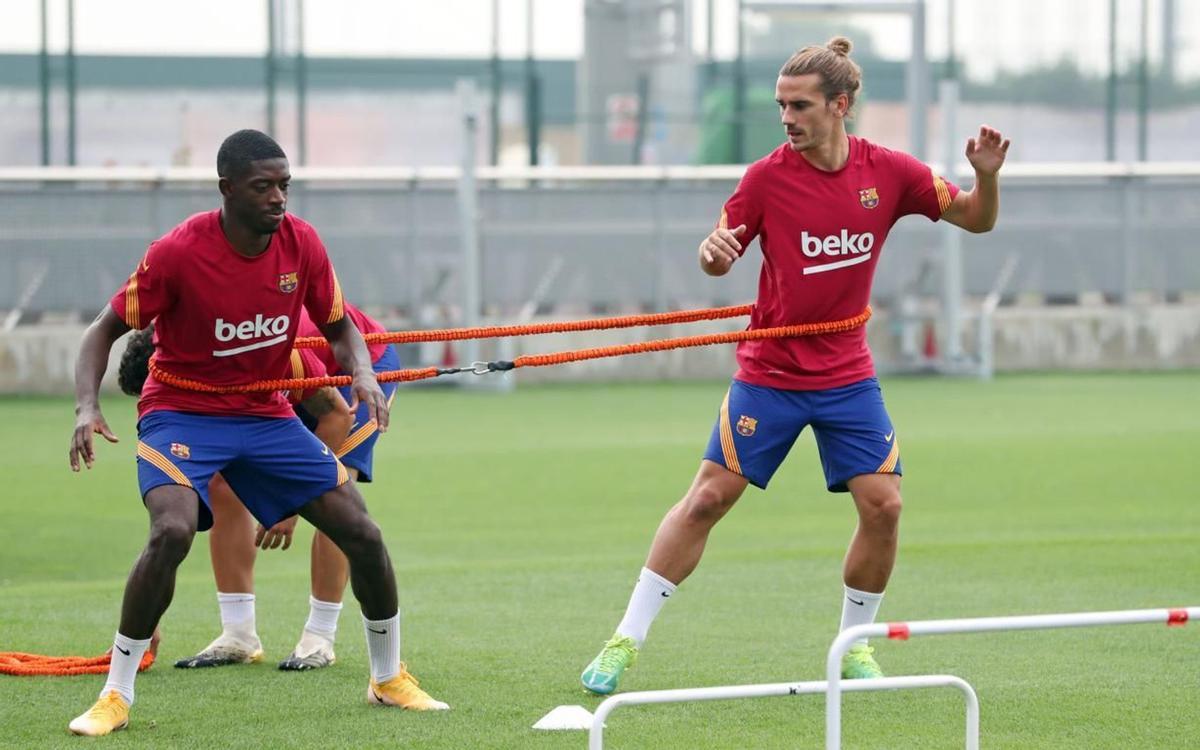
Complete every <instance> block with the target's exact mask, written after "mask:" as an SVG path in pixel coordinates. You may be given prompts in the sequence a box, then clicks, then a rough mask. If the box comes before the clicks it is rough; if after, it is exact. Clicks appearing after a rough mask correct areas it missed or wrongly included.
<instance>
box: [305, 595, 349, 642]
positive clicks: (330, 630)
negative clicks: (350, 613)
mask: <svg viewBox="0 0 1200 750" xmlns="http://www.w3.org/2000/svg"><path fill="white" fill-rule="evenodd" d="M340 614H342V603H341V602H323V601H321V600H320V599H317V598H316V597H314V596H312V595H311V594H310V595H309V597H308V622H306V623H304V629H305V630H307V631H309V632H311V633H316V634H317V635H323V636H325V637H326V638H328V639H329V640H331V641H332V640H333V637H334V636H335V635H337V626H338V615H340Z"/></svg>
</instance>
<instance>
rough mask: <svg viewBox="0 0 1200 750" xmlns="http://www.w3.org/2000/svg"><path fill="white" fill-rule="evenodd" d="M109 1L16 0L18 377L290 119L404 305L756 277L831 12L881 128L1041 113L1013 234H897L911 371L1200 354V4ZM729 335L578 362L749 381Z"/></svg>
mask: <svg viewBox="0 0 1200 750" xmlns="http://www.w3.org/2000/svg"><path fill="white" fill-rule="evenodd" d="M104 5H105V7H115V6H118V5H119V6H121V7H122V8H124V10H125V11H126V13H125V14H124V15H121V14H107V15H105V14H102V13H101V12H100V11H99V10H98V4H91V3H86V2H81V1H80V0H8V1H7V2H5V3H3V5H2V6H0V107H3V111H4V113H5V116H4V117H3V118H0V391H3V390H13V389H16V390H20V389H22V388H39V387H42V386H45V387H47V388H51V389H54V388H57V387H59V386H58V385H55V384H61V382H65V381H66V380H69V376H70V369H71V365H70V357H71V356H73V341H74V339H73V337H76V336H77V335H78V325H79V322H80V321H81V320H84V319H86V318H87V317H88V316H89V315H91V314H94V312H95V311H96V310H97V309H98V308H99V307H100V306H102V305H103V304H104V301H105V300H106V299H107V297H108V295H109V294H110V293H111V291H112V290H113V289H115V288H116V287H117V285H118V284H119V283H120V282H121V280H122V279H123V278H124V277H125V276H126V275H127V274H128V270H129V268H131V267H132V264H133V263H134V262H135V261H136V259H137V258H138V257H139V256H140V255H141V253H142V251H143V249H144V247H145V245H146V244H147V243H148V242H149V241H151V240H152V239H154V238H155V237H157V236H159V235H160V234H161V233H163V232H165V231H167V230H168V229H170V227H171V226H173V225H174V224H175V223H177V222H178V221H179V220H181V219H182V218H183V217H185V216H186V215H187V214H189V213H191V212H194V211H200V210H205V209H208V208H211V207H212V206H214V205H215V204H216V200H217V196H216V193H215V190H214V184H213V174H212V172H213V165H214V162H215V155H216V150H217V147H218V146H219V144H220V142H221V140H222V139H223V138H224V137H225V135H227V134H228V133H229V132H231V131H233V130H235V129H237V128H242V127H256V128H260V129H264V130H267V131H268V132H271V133H272V134H274V135H275V136H276V137H277V139H278V140H279V141H280V143H281V144H282V145H283V147H284V148H285V150H286V151H287V152H288V154H289V156H290V158H291V161H292V164H293V167H294V169H295V171H296V173H297V176H298V179H297V180H296V181H295V182H294V186H295V188H294V190H293V195H292V203H291V208H292V210H294V211H296V212H297V213H299V214H301V215H303V216H304V217H305V218H307V219H309V220H311V221H312V222H313V223H314V224H315V225H316V226H317V227H318V229H319V230H320V231H321V233H322V236H323V237H324V239H325V241H326V243H327V244H328V246H329V248H330V252H331V254H332V256H333V257H334V260H335V261H336V263H337V265H338V269H339V275H340V277H341V279H342V282H343V285H344V287H345V289H346V292H347V294H348V295H349V297H350V298H351V299H353V300H354V301H355V302H356V303H358V304H360V305H362V306H364V307H366V308H368V309H370V310H371V311H372V312H374V313H376V314H377V315H378V316H380V317H382V318H384V319H386V320H387V321H388V322H389V324H390V325H391V326H392V327H394V328H398V327H408V328H415V327H445V326H452V325H461V324H464V323H471V322H486V321H493V322H511V321H514V320H529V319H533V318H536V317H545V316H549V317H564V316H580V315H595V314H604V313H610V312H627V311H649V310H668V309H681V308H689V307H705V306H711V305H720V304H733V303H738V302H743V301H748V300H750V299H753V297H754V294H755V289H756V278H757V270H758V268H757V266H758V263H757V260H756V258H757V254H756V253H752V254H751V255H749V256H748V257H747V261H746V262H743V263H740V264H739V265H738V266H737V267H736V268H735V271H734V273H732V274H731V275H730V276H729V277H727V278H722V279H719V280H715V279H711V278H709V277H706V276H704V275H703V274H700V273H699V272H697V270H696V268H695V247H696V244H697V243H698V242H699V240H700V239H701V238H702V237H703V236H704V235H705V234H706V233H707V232H708V231H709V230H710V228H711V226H712V224H713V222H714V220H715V217H716V216H717V214H718V213H719V210H720V205H721V203H722V201H723V200H724V198H725V197H726V196H727V195H728V194H729V192H730V191H731V190H732V189H733V187H734V185H735V184H736V180H737V179H738V177H739V176H740V173H741V168H742V167H741V166H739V165H744V164H745V163H746V162H748V161H753V160H754V159H756V158H758V157H759V156H761V155H763V154H765V153H767V152H769V151H770V150H772V149H773V148H775V147H776V146H777V145H778V144H779V143H780V141H781V132H782V131H781V128H780V126H779V124H778V113H777V108H776V105H775V103H774V82H775V77H776V74H777V71H778V69H779V66H780V64H781V63H782V62H783V60H784V59H786V57H787V56H788V55H789V54H790V53H791V52H792V51H794V49H796V48H797V47H799V46H802V45H804V44H808V43H823V42H824V41H826V40H827V39H828V38H829V37H830V36H833V35H835V34H843V35H846V36H849V37H850V38H851V39H852V40H853V41H854V43H855V50H854V53H853V56H854V58H855V59H856V60H857V61H858V62H859V63H860V64H861V65H862V67H863V70H864V80H865V86H864V90H863V92H862V94H861V98H860V103H859V104H858V107H857V112H856V115H855V117H854V119H853V121H852V123H851V125H850V127H851V129H852V130H853V131H854V132H856V133H858V134H860V135H863V136H866V137H868V138H871V139H873V140H876V141H878V142H880V143H883V144H885V145H888V146H891V147H894V148H899V149H905V150H909V151H912V152H914V153H916V154H917V155H918V156H921V157H922V158H925V159H926V160H928V161H930V162H932V163H934V164H938V165H940V166H939V168H940V169H943V170H947V171H948V173H949V174H950V175H951V176H952V177H953V178H955V179H957V180H958V181H960V182H962V183H964V184H965V186H967V187H969V184H970V179H971V176H970V175H969V174H963V173H961V172H958V173H955V169H956V167H957V166H960V165H957V164H956V162H960V161H961V158H960V156H959V154H960V153H961V149H962V148H963V144H964V143H965V141H966V138H967V137H968V136H969V135H970V134H971V133H972V131H973V130H974V129H975V128H977V127H978V125H979V124H980V123H988V124H990V125H992V126H994V127H997V128H999V129H1001V130H1002V131H1003V132H1004V134H1005V135H1006V136H1008V137H1011V138H1012V141H1013V146H1012V149H1011V151H1010V154H1009V163H1008V165H1006V167H1005V170H1004V173H1003V181H1004V193H1003V199H1002V203H1003V210H1002V217H1001V221H1000V223H999V225H998V226H997V228H996V230H995V231H994V232H992V233H990V234H987V235H983V236H978V237H976V236H972V237H964V236H963V235H962V234H961V233H959V232H956V231H954V230H948V231H947V230H945V229H944V228H942V227H938V226H935V225H932V224H929V223H927V222H924V221H922V220H919V219H906V220H905V221H903V222H901V223H900V224H899V225H898V226H897V228H896V230H895V232H894V233H893V235H892V236H891V238H890V239H889V242H888V246H887V252H886V253H885V254H884V256H883V258H882V260H881V264H880V267H879V271H878V274H877V281H876V287H875V296H874V300H873V302H874V304H875V307H876V310H877V313H878V315H877V319H876V322H874V323H872V327H871V329H870V330H871V335H872V346H873V348H874V349H875V351H876V354H877V359H878V360H879V364H880V365H881V367H882V368H883V369H903V370H912V369H918V370H926V369H932V370H937V371H942V372H966V371H969V372H981V373H985V372H990V371H991V369H993V368H998V369H1004V368H1021V367H1025V368H1029V367H1034V368H1047V367H1180V366H1200V247H1198V245H1197V242H1196V239H1195V238H1196V237H1197V236H1200V138H1197V137H1196V135H1195V130H1196V125H1197V123H1200V3H1192V2H1186V3H1185V2H1181V1H1180V0H1048V1H1047V0H1011V1H1010V2H1006V3H1003V4H997V3H987V2H984V1H983V0H926V1H924V2H922V1H921V0H895V1H893V0H873V1H872V2H862V3H857V4H856V3H855V2H854V0H850V1H849V2H841V3H836V2H834V3H831V2H820V3H814V2H807V1H806V0H794V1H792V0H444V2H442V3H437V4H432V3H425V2H421V1H420V0H396V1H395V2H391V1H389V0H353V1H346V2H341V1H340V0H261V2H243V1H242V0H210V1H209V2H208V3H205V4H199V3H196V4H171V7H170V8H166V9H164V7H163V5H162V4H155V3H152V2H150V0H110V2H109V3H106V4H104ZM131 10H135V11H137V12H136V13H133V14H130V11H131ZM868 11H869V12H868ZM6 21H11V22H7V23H6ZM72 39H77V40H78V41H77V42H76V43H72V42H71V40H72ZM201 42H203V44H201ZM465 92H473V93H472V94H466V93H465ZM947 156H949V157H950V158H949V162H950V163H949V164H947V163H946V162H947ZM464 164H467V165H470V168H469V169H465V170H464V169H462V168H461V167H462V166H463V165H464ZM72 165H73V166H74V167H75V168H77V169H76V170H75V171H72V169H70V168H69V167H72ZM713 165H729V166H713ZM44 167H49V170H48V171H47V170H46V169H44ZM63 167H68V168H67V169H62V168H63ZM88 168H102V170H101V171H95V170H94V169H93V170H91V171H87V169H88ZM104 168H107V169H104ZM137 168H147V169H145V170H143V171H137ZM189 168H190V170H191V171H188V170H189ZM78 169H83V170H84V171H78ZM131 170H132V171H131ZM306 170H307V171H306ZM381 170H382V171H381ZM465 195H469V196H470V199H469V200H468V199H464V196H465ZM468 282H473V283H468ZM58 323H61V324H62V325H64V326H66V327H65V328H63V329H62V331H61V334H60V335H59V338H46V334H45V332H46V331H47V330H49V329H48V326H51V325H55V324H58ZM734 325H735V327H736V325H740V323H735V324H734ZM39 326H40V328H39ZM572 343H574V344H577V345H581V346H587V345H592V344H594V343H595V342H593V341H591V340H590V339H581V340H578V341H574V342H572ZM518 346H531V347H535V348H536V347H538V346H541V344H539V343H528V344H526V343H520V344H518ZM526 351H529V350H526ZM451 354H452V355H454V356H460V357H461V356H465V353H464V352H457V353H451ZM730 354H731V348H729V347H725V348H720V349H718V350H713V351H712V352H708V353H701V352H695V353H692V354H689V355H687V356H682V355H681V356H680V357H675V358H671V357H668V356H667V355H662V356H660V357H659V358H657V359H654V358H645V359H637V358H627V359H626V360H624V361H622V362H620V363H616V362H614V363H602V364H596V365H587V366H584V365H580V366H576V367H577V369H568V368H560V369H562V370H563V371H564V372H581V371H587V372H598V373H601V374H602V375H603V376H612V377H625V376H630V375H637V376H662V377H678V376H681V375H693V376H707V375H721V374H725V371H726V370H727V369H728V366H729V360H730ZM446 356H447V352H446V351H445V350H444V348H436V347H435V348H430V349H428V350H423V351H422V353H420V354H419V355H414V356H413V357H410V358H409V361H410V362H416V361H440V360H441V359H444V358H445V357H446ZM472 356H473V355H472ZM644 361H649V362H651V364H649V365H643V364H638V363H639V362H644ZM4 363H7V365H5V364H4ZM587 368H593V369H591V370H588V369H587ZM51 371H53V372H54V373H56V374H55V375H53V376H51V375H49V374H48V373H49V372H51ZM14 372H19V373H21V374H20V375H19V376H16V375H12V373H14ZM6 373H7V374H6ZM6 378H7V379H6Z"/></svg>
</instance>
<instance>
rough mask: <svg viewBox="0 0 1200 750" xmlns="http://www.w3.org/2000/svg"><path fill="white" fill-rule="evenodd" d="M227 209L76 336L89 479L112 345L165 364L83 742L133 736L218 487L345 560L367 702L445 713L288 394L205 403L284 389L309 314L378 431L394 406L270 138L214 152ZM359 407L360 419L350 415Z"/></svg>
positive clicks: (143, 433)
mask: <svg viewBox="0 0 1200 750" xmlns="http://www.w3.org/2000/svg"><path fill="white" fill-rule="evenodd" d="M217 173H218V176H219V178H220V180H219V183H218V185H219V188H220V192H221V196H222V206H221V208H219V209H216V210H213V211H208V212H205V213H200V214H197V215H195V216H193V217H191V218H189V219H187V220H186V221H184V222H183V223H182V224H180V225H179V226H177V227H176V228H175V229H173V230H172V231H171V232H169V233H168V234H166V235H165V236H163V237H162V238H160V239H159V240H157V241H155V242H153V243H152V244H151V245H150V247H149V249H148V250H147V251H146V254H145V257H143V258H142V260H141V262H139V263H138V265H137V268H136V269H135V270H134V272H133V274H132V275H131V276H130V277H129V280H128V281H127V282H126V283H125V284H124V286H122V288H121V289H120V290H118V292H117V293H116V294H115V295H114V296H113V298H112V299H111V300H110V301H109V303H108V305H107V306H106V307H105V308H104V310H103V311H102V312H101V313H100V314H99V315H98V316H97V317H96V320H94V321H93V322H92V324H91V325H90V326H89V327H88V329H87V331H86V332H85V333H84V336H83V341H82V342H81V344H80V349H79V358H78V364H77V366H76V372H75V396H76V408H75V414H76V418H75V429H74V432H73V434H72V437H71V447H70V452H69V461H70V464H71V468H72V470H74V471H79V469H80V465H81V464H83V465H84V466H86V467H87V468H91V466H92V464H93V463H94V462H95V459H96V454H95V450H94V446H93V435H95V434H99V435H101V436H103V437H104V438H105V439H106V440H108V441H109V442H116V441H117V438H116V436H115V435H113V433H112V430H111V429H109V427H108V423H107V422H106V421H105V419H104V416H103V414H102V413H101V411H100V404H99V388H100V380H101V377H102V376H103V374H104V370H105V367H106V365H107V362H108V354H109V351H110V350H111V349H112V345H113V343H114V342H116V340H117V339H118V338H119V337H120V336H121V335H122V334H124V333H125V332H126V331H128V330H130V329H140V328H144V327H146V326H147V325H148V324H150V323H151V322H154V323H155V337H156V338H155V346H156V350H157V353H156V355H155V362H156V363H157V365H158V367H159V368H161V369H159V370H154V371H152V372H151V373H150V376H149V378H148V379H147V381H146V385H145V388H144V389H143V392H142V396H141V398H140V399H139V401H138V417H139V419H138V445H137V455H138V462H137V467H138V482H139V485H140V489H141V495H142V502H143V504H144V505H145V507H146V510H147V512H148V513H149V516H150V535H149V539H148V540H147V543H146V547H145V548H144V549H143V551H142V553H141V555H140V556H139V557H138V560H137V562H136V563H135V564H134V567H133V570H132V571H131V572H130V574H129V579H128V581H127V583H126V587H125V596H124V601H123V602H122V606H121V622H120V627H119V629H118V631H117V634H116V637H115V640H114V644H113V653H112V662H111V664H110V667H109V672H108V678H107V680H106V681H105V684H104V687H103V689H102V690H101V691H100V697H99V699H98V700H97V701H96V703H95V704H94V705H93V706H92V707H91V709H89V710H88V711H86V712H84V713H83V714H81V715H80V716H78V717H76V718H75V719H74V720H73V721H71V723H70V725H69V729H70V730H71V731H72V732H73V733H75V734H82V735H92V736H95V735H105V734H108V733H110V732H112V731H114V730H118V729H122V728H124V727H125V726H127V725H128V723H129V710H130V706H131V705H132V704H133V702H134V689H133V687H134V677H135V675H136V673H137V665H138V662H139V661H140V660H141V657H142V653H143V652H144V651H145V649H146V648H147V647H148V646H149V644H150V638H151V635H152V633H153V632H154V628H155V626H156V625H157V624H158V621H159V619H160V618H161V617H162V614H163V613H164V612H165V611H166V609H167V606H168V605H169V604H170V602H171V597H172V594H173V593H174V588H175V572H176V569H177V568H178V567H179V564H180V563H181V562H182V561H183V559H184V558H185V557H186V556H187V553H188V550H189V549H190V548H191V544H192V539H193V537H194V536H195V533H196V531H197V530H206V529H208V528H209V527H210V526H211V525H212V513H211V511H210V509H209V506H208V502H209V498H208V484H209V480H210V479H211V478H212V477H213V475H214V474H215V473H217V472H221V474H222V476H224V478H225V480H226V481H227V482H228V483H229V485H230V487H232V488H233V489H234V490H235V491H236V492H237V494H238V497H240V498H241V499H242V501H243V502H244V503H245V504H246V506H247V508H248V509H249V510H250V512H251V513H253V514H254V515H255V517H256V518H257V519H258V520H259V522H260V523H262V524H263V525H264V526H265V527H267V528H270V527H271V526H274V525H275V524H276V523H278V522H279V521H280V520H282V519H284V518H286V517H288V516H290V515H294V514H296V513H299V514H300V515H301V516H302V517H303V518H305V519H306V520H307V521H309V522H310V523H312V524H313V525H314V526H316V527H317V528H318V529H320V530H321V531H322V532H324V533H325V534H327V535H328V536H329V537H330V539H332V540H333V541H334V542H335V543H336V544H337V546H338V547H339V548H340V549H341V550H342V552H343V553H345V555H346V557H347V558H348V559H349V561H350V579H351V582H352V585H353V588H354V594H355V596H356V598H357V599H358V601H359V604H360V606H361V608H362V613H363V621H364V622H363V626H364V630H365V633H366V638H367V653H368V658H369V661H370V681H369V683H368V688H367V700H368V701H370V702H372V703H377V704H386V705H394V706H400V707H403V708H410V709H417V710H429V709H444V708H447V705H446V704H445V703H442V702H441V701H437V700H434V699H433V698H432V697H430V696H429V695H428V694H427V693H426V692H425V691H423V690H421V688H420V687H418V685H417V682H416V679H415V678H413V676H412V675H411V674H410V673H409V672H408V671H407V669H405V667H404V665H403V664H402V663H401V662H400V632H399V630H400V614H399V606H398V601H397V596H396V581H395V577H394V574H393V572H392V564H391V560H390V559H389V558H388V553H387V547H386V546H385V545H384V542H383V538H382V535H381V534H380V531H379V527H378V526H376V525H375V523H374V521H372V520H371V518H370V516H369V515H367V512H366V507H365V505H364V504H363V500H362V496H361V495H360V494H359V493H358V490H357V488H356V487H355V485H354V483H353V482H351V481H350V477H349V474H348V472H347V471H346V468H345V467H344V466H343V465H342V463H341V462H340V461H338V460H337V458H336V457H335V456H334V455H333V453H332V451H331V450H330V449H329V448H328V447H327V446H325V445H322V443H321V441H320V440H318V439H317V437H316V436H315V435H313V433H311V432H309V431H308V430H307V429H306V428H305V427H304V425H303V424H302V423H301V422H300V420H299V419H297V418H296V416H295V414H294V413H293V411H292V408H291V406H290V405H289V404H288V402H287V399H286V398H285V397H284V396H283V394H281V393H278V392H262V393H223V392H208V391H196V390H190V389H186V388H182V387H179V386H177V385H173V384H172V382H173V381H174V379H175V378H184V379H188V380H192V381H199V382H202V383H205V384H208V385H212V386H217V387H218V388H219V387H234V386H238V385H241V384H245V383H250V382H252V381H257V380H262V379H272V378H281V377H285V376H286V375H287V374H288V373H289V371H290V368H289V364H290V363H289V358H290V354H291V350H292V342H293V341H294V340H295V337H296V329H297V321H298V320H299V317H300V312H301V309H302V308H303V309H306V310H307V311H308V313H309V315H311V316H312V318H313V320H314V321H317V322H318V324H319V328H320V330H321V333H322V334H323V335H324V336H325V337H326V338H327V339H328V340H329V342H330V346H331V347H332V350H333V354H334V356H335V357H336V359H337V361H338V363H339V365H340V366H341V368H342V370H343V371H345V372H348V373H351V374H352V376H353V385H352V391H353V398H354V400H355V402H366V404H367V407H368V410H369V412H370V416H371V418H372V419H375V420H377V423H378V425H379V428H380V430H384V429H386V427H387V422H388V403H387V398H386V397H385V396H384V394H383V391H382V390H381V389H380V387H379V383H378V382H377V381H376V379H375V373H374V372H373V371H372V369H371V359H370V356H369V355H368V353H367V347H366V344H365V343H364V341H363V338H362V334H361V333H359V331H358V329H357V328H355V326H354V324H353V322H352V321H351V320H350V319H349V318H348V317H347V316H346V313H345V304H344V302H343V299H342V293H341V288H340V287H339V285H338V282H337V277H336V276H335V275H334V271H333V266H332V264H331V263H330V262H329V257H328V255H327V254H326V252H325V247H324V245H322V243H321V240H320V238H319V237H318V236H317V233H316V231H315V230H314V229H313V228H312V227H311V226H310V225H309V224H307V223H305V222H304V221H301V220H300V219H297V218H295V217H293V216H290V215H288V214H287V211H286V208H287V193H288V185H289V183H290V181H291V174H290V172H289V169H288V161H287V157H286V156H285V155H284V153H283V150H282V149H280V148H279V145H278V144H277V143H275V141H274V140H272V139H271V138H270V137H269V136H267V135H265V134H263V133H260V132H258V131H255V130H240V131H238V132H236V133H234V134H233V135H231V136H229V137H228V138H226V139H225V141H224V142H223V143H222V144H221V148H220V149H219V151H218V153H217ZM354 405H355V406H356V405H357V403H355V404H354Z"/></svg>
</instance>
